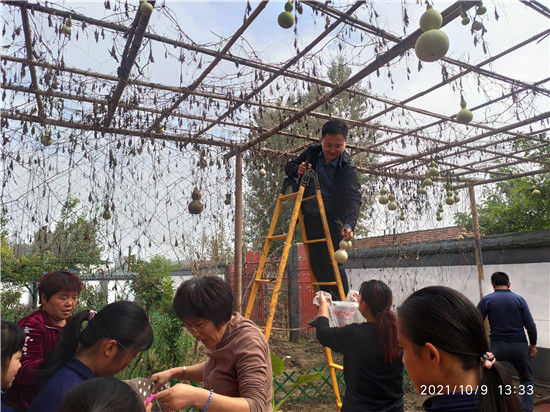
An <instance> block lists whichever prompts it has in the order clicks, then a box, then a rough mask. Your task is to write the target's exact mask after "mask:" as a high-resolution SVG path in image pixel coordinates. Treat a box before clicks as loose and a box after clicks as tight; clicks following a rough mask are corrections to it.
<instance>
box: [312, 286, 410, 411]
mask: <svg viewBox="0 0 550 412" xmlns="http://www.w3.org/2000/svg"><path fill="white" fill-rule="evenodd" d="M392 301H393V298H392V292H391V289H390V288H389V287H388V285H386V284H385V283H384V282H382V281H380V280H374V279H373V280H369V281H367V282H363V284H362V285H361V288H360V289H359V311H360V312H361V314H362V315H363V317H364V318H365V319H366V320H367V322H365V323H353V324H351V325H346V326H342V327H334V328H331V327H329V324H328V301H327V299H326V298H325V297H324V296H322V294H321V296H320V297H319V313H318V317H317V319H316V320H315V322H314V323H315V328H316V331H317V339H318V340H319V342H321V344H322V345H323V346H328V347H329V348H331V349H332V350H334V351H336V352H339V353H342V354H343V355H344V381H345V382H346V393H345V395H344V399H343V402H342V403H343V404H342V412H353V411H357V412H359V411H373V412H374V411H378V412H381V411H384V412H390V411H391V412H394V411H403V363H402V362H401V350H400V349H399V346H398V343H397V325H396V320H395V315H394V313H393V312H392V311H391V305H392Z"/></svg>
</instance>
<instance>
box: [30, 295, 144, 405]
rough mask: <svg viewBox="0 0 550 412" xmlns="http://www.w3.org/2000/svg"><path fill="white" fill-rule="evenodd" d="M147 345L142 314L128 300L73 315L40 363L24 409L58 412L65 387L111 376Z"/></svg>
mask: <svg viewBox="0 0 550 412" xmlns="http://www.w3.org/2000/svg"><path fill="white" fill-rule="evenodd" d="M84 323H86V325H85V326H84V325H83V324H84ZM83 326H84V327H83ZM152 343H153V330H152V328H151V325H150V324H149V320H148V319H147V315H146V314H145V312H144V311H143V309H142V308H141V307H140V306H139V305H137V304H136V303H134V302H127V301H120V302H115V303H111V304H109V305H107V306H105V307H104V308H103V309H101V310H100V311H99V312H97V313H95V312H94V311H90V310H84V311H82V312H79V313H77V314H76V315H74V316H72V317H71V318H70V319H69V320H68V321H67V325H66V326H65V328H64V329H63V332H62V333H61V336H60V341H59V345H58V346H57V347H56V348H55V349H54V350H53V351H52V352H51V353H50V354H49V355H48V356H47V357H46V358H45V359H44V362H42V364H41V365H40V368H39V369H38V378H39V380H40V382H41V383H42V384H43V385H42V387H41V389H40V392H39V393H38V395H37V396H36V398H35V399H34V401H33V402H32V404H31V405H30V407H29V409H28V411H29V412H37V411H44V412H46V411H56V410H58V408H59V406H60V405H61V403H62V401H63V396H64V395H65V393H66V392H67V391H68V390H69V389H71V388H73V387H75V386H77V385H79V384H80V383H82V382H83V381H85V380H87V379H90V378H93V377H96V376H113V375H115V374H117V373H118V372H120V371H121V370H123V369H124V368H125V367H126V366H127V365H128V363H130V361H131V360H132V359H133V357H134V356H135V355H136V354H137V353H138V352H139V351H141V350H143V349H148V348H149V347H150V346H151V344H152Z"/></svg>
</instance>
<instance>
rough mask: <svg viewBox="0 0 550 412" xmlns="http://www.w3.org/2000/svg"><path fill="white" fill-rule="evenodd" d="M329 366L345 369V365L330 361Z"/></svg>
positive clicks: (340, 369)
mask: <svg viewBox="0 0 550 412" xmlns="http://www.w3.org/2000/svg"><path fill="white" fill-rule="evenodd" d="M328 366H329V367H331V368H334V369H338V370H339V371H343V370H344V367H343V366H342V365H338V364H337V363H334V362H333V363H329V364H328Z"/></svg>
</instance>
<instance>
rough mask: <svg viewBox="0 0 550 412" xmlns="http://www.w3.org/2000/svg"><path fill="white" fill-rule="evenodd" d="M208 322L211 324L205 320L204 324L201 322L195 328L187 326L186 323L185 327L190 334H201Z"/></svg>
mask: <svg viewBox="0 0 550 412" xmlns="http://www.w3.org/2000/svg"><path fill="white" fill-rule="evenodd" d="M208 322H209V321H208V320H205V321H204V322H201V323H199V324H197V325H194V326H191V325H187V324H186V323H184V324H183V327H184V328H185V329H187V330H188V331H189V332H195V333H200V332H201V331H202V330H203V329H204V327H205V326H206V325H207V324H208Z"/></svg>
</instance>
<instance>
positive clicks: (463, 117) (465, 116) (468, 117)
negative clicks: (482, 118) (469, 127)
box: [456, 96, 474, 124]
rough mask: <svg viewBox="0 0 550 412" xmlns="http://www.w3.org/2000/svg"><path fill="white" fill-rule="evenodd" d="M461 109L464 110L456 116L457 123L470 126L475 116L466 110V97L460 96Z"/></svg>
mask: <svg viewBox="0 0 550 412" xmlns="http://www.w3.org/2000/svg"><path fill="white" fill-rule="evenodd" d="M460 107H461V108H462V109H461V110H460V111H459V112H458V113H457V115H456V121H457V122H458V123H461V124H468V123H470V122H471V121H472V119H473V118H474V114H473V113H472V112H471V111H470V110H468V109H467V108H466V100H464V96H460Z"/></svg>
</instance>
